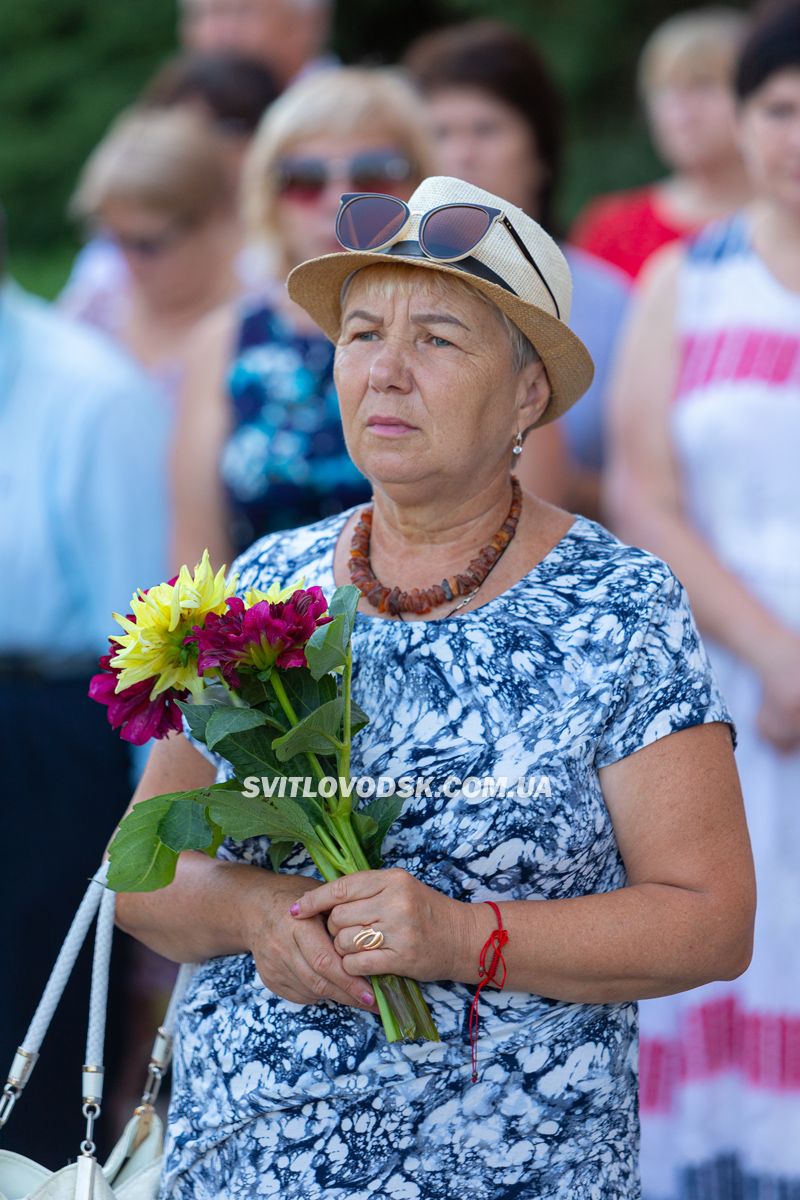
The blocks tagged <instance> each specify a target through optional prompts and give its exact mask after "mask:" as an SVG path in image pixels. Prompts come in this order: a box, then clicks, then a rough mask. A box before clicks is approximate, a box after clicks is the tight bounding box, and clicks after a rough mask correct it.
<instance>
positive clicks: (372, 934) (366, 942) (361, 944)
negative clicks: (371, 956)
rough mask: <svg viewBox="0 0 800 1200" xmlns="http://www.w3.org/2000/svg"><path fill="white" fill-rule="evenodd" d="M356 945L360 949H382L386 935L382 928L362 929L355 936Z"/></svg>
mask: <svg viewBox="0 0 800 1200" xmlns="http://www.w3.org/2000/svg"><path fill="white" fill-rule="evenodd" d="M353 943H354V945H355V946H356V947H357V948H358V949H359V950H380V948H381V946H382V945H383V943H384V937H383V934H382V933H381V931H380V929H372V928H371V927H370V928H369V929H362V930H361V932H360V933H357V934H356V936H355V937H354V938H353Z"/></svg>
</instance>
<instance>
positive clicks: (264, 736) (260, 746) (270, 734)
mask: <svg viewBox="0 0 800 1200" xmlns="http://www.w3.org/2000/svg"><path fill="white" fill-rule="evenodd" d="M274 736H275V731H274V730H273V729H262V728H259V729H243V730H242V731H241V733H232V734H230V735H229V736H228V737H226V738H223V739H222V741H221V742H217V744H216V749H215V751H214V753H215V754H221V755H222V757H223V758H225V759H227V760H228V762H229V763H230V764H231V767H232V768H233V773H234V775H235V776H236V778H237V779H246V778H247V777H248V775H257V776H258V777H259V778H260V777H261V776H262V775H266V776H268V777H270V778H271V777H272V776H274V775H278V776H281V775H287V774H288V773H289V772H288V770H287V768H286V767H285V766H283V765H282V763H281V762H280V761H279V759H278V757H277V755H276V754H275V752H274V750H273V749H272V740H273V738H274Z"/></svg>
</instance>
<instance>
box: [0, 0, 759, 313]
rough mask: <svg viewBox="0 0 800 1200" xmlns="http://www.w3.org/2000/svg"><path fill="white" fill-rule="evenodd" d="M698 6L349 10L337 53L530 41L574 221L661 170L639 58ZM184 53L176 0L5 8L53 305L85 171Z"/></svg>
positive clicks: (563, 209) (25, 213) (45, 0)
mask: <svg viewBox="0 0 800 1200" xmlns="http://www.w3.org/2000/svg"><path fill="white" fill-rule="evenodd" d="M732 2H733V3H734V4H736V3H737V0H732ZM738 6H739V7H742V8H744V7H746V6H745V5H744V4H739V5H738ZM697 7H700V6H699V5H696V4H682V3H676V2H675V0H647V3H642V2H641V0H558V2H557V3H553V2H552V0H414V3H411V4H408V3H406V4H401V5H398V4H397V3H396V2H392V0H339V3H338V5H337V6H336V19H335V32H334V39H333V48H334V50H335V51H336V53H337V54H339V55H340V56H341V58H342V60H343V61H344V62H345V63H357V62H366V63H369V64H374V65H378V64H383V63H392V62H394V61H396V60H397V59H398V58H399V57H400V56H401V55H402V53H403V51H404V50H405V48H406V46H407V45H408V43H409V42H410V41H412V39H413V38H415V37H417V36H418V35H419V34H420V33H423V32H425V31H426V30H429V29H434V28H436V27H437V26H439V25H444V24H448V23H449V22H452V21H454V20H458V19H459V18H467V17H475V16H492V17H495V18H498V19H502V20H506V21H508V22H510V23H511V24H514V25H516V26H517V27H518V28H519V29H520V30H522V31H523V32H526V33H529V34H531V35H532V36H533V37H534V38H535V40H536V42H537V43H538V44H539V45H540V46H541V48H542V49H543V50H544V51H545V52H546V53H547V54H548V56H549V59H550V62H551V64H552V66H553V69H554V71H555V73H556V75H557V77H558V79H559V81H560V83H561V85H562V87H563V89H564V92H565V94H566V97H567V100H568V104H569V119H570V130H569V131H570V139H569V153H568V157H567V169H566V172H565V178H564V184H563V187H562V193H561V196H560V197H559V213H560V216H561V219H562V221H563V222H565V223H566V222H568V221H569V220H570V219H571V218H572V217H573V216H574V215H575V213H576V212H577V211H578V209H579V208H580V207H581V205H582V204H583V203H584V202H585V201H586V200H587V199H588V198H589V197H590V196H592V195H595V194H597V193H602V192H606V191H612V190H616V189H619V188H621V187H626V186H629V185H633V184H637V183H641V182H645V181H648V180H650V179H652V178H653V176H654V174H656V173H657V172H658V165H657V163H656V161H655V159H654V157H653V152H652V150H651V149H650V148H649V145H648V142H647V138H646V136H645V132H644V126H643V123H642V121H641V118H640V117H639V116H638V109H637V106H636V103H635V98H634V97H635V84H634V73H635V64H636V58H637V55H638V52H639V50H640V49H641V46H642V43H643V41H644V39H645V37H646V36H647V34H648V33H649V32H650V30H652V28H653V27H654V26H655V25H656V24H657V23H658V22H659V21H661V20H662V19H663V18H665V17H667V16H669V15H671V14H672V13H676V12H680V11H686V10H689V9H692V8H697ZM174 47H175V6H174V4H173V3H171V2H170V0H133V2H131V3H120V0H116V2H112V3H107V2H104V3H101V2H100V0H25V2H24V3H14V0H0V112H2V113H3V129H2V136H1V137H0V194H2V196H3V198H4V202H5V204H6V206H7V209H8V217H9V223H10V225H11V229H12V246H13V255H12V260H11V266H12V270H13V272H14V274H15V275H16V277H17V278H18V279H19V281H20V283H22V284H23V285H24V286H26V287H28V288H30V289H31V290H33V291H36V292H39V293H40V294H42V295H44V296H48V297H52V296H55V294H56V293H57V292H58V291H59V289H60V288H61V286H62V285H63V283H64V281H65V279H66V277H67V274H68V269H69V265H70V262H71V259H72V257H73V255H74V253H75V249H76V244H77V243H76V241H75V234H74V231H73V230H72V229H71V227H70V225H69V223H68V221H67V218H66V215H65V208H66V203H67V197H68V196H69V194H70V191H71V189H72V187H73V186H74V183H75V177H76V174H77V171H78V169H79V167H80V166H81V164H82V163H83V162H84V160H85V159H86V156H87V155H88V153H89V151H90V150H91V149H92V147H93V146H94V145H95V144H96V143H97V141H98V139H99V138H100V136H101V134H102V133H103V132H104V130H105V129H106V127H107V125H108V123H109V122H110V121H111V119H112V118H113V116H114V115H115V114H116V113H118V112H119V111H120V109H122V108H123V107H125V106H126V105H127V104H129V103H130V102H131V101H132V100H133V99H134V98H135V97H136V95H137V93H138V91H139V90H140V88H141V86H142V84H143V83H144V82H145V80H146V79H147V78H148V76H149V75H151V74H152V72H153V71H154V69H155V68H156V67H157V66H158V64H159V63H160V62H161V61H162V60H163V59H164V58H165V56H167V55H168V54H169V53H170V52H171V51H173V49H174Z"/></svg>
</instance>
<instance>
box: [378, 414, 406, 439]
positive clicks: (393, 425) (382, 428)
mask: <svg viewBox="0 0 800 1200" xmlns="http://www.w3.org/2000/svg"><path fill="white" fill-rule="evenodd" d="M367 428H368V429H369V430H371V431H372V433H374V434H377V436H378V437H389V438H392V437H394V438H396V437H402V436H403V434H405V433H415V432H416V429H417V426H416V425H409V424H407V422H405V421H401V420H400V419H399V418H398V417H383V416H374V417H370V418H369V420H368V421H367Z"/></svg>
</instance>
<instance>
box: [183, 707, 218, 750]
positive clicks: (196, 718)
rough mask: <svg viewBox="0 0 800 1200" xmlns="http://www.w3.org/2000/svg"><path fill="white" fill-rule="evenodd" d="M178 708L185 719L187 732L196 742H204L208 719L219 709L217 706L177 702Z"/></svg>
mask: <svg viewBox="0 0 800 1200" xmlns="http://www.w3.org/2000/svg"><path fill="white" fill-rule="evenodd" d="M176 703H177V705H178V708H179V709H180V710H181V712H182V713H183V715H184V716H185V717H186V724H187V725H188V726H189V732H190V733H191V735H192V737H193V738H194V739H195V741H197V742H203V743H204V744H205V740H206V725H207V724H208V722H209V719H210V718H211V717H212V716H213V714H214V713H215V712H216V711H217V709H218V708H219V707H220V705H218V704H192V703H191V701H187V700H177V701H176Z"/></svg>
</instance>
